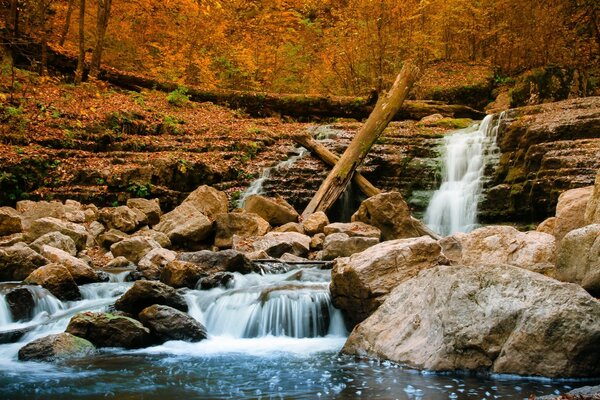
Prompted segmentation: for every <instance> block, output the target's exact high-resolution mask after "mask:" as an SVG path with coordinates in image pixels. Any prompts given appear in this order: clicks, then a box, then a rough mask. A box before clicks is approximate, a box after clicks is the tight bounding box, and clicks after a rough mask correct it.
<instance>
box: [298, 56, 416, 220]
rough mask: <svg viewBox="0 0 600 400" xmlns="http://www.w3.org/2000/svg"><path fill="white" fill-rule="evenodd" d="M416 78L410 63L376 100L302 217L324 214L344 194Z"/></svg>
mask: <svg viewBox="0 0 600 400" xmlns="http://www.w3.org/2000/svg"><path fill="white" fill-rule="evenodd" d="M418 75H419V68H417V67H416V66H415V65H414V64H412V63H410V62H406V63H405V64H404V67H402V71H400V74H399V75H398V77H397V78H396V81H395V82H394V85H393V86H392V88H391V89H390V91H389V92H388V93H387V94H386V95H384V96H381V97H380V98H379V100H378V101H377V104H376V105H375V109H374V110H373V112H372V113H371V115H370V116H369V118H368V119H367V122H366V123H365V124H364V125H363V127H362V128H361V129H360V131H359V132H358V133H357V134H356V136H355V137H354V139H353V140H352V142H351V143H350V145H349V146H348V148H347V149H346V151H345V152H344V154H343V155H342V157H341V158H340V160H339V161H338V162H337V164H336V165H335V167H334V168H333V170H331V172H330V173H329V175H328V176H327V178H326V179H325V181H324V182H323V184H322V185H321V187H320V188H319V190H318V191H317V193H316V194H315V196H314V197H313V198H312V200H311V201H310V203H309V204H308V206H307V207H306V209H305V210H304V212H303V213H302V215H303V216H308V215H310V214H312V213H314V212H316V211H327V209H329V207H331V205H332V204H333V203H334V202H335V201H336V200H337V199H338V198H339V197H340V195H341V194H342V193H343V192H344V190H346V186H347V185H348V182H350V179H352V176H353V175H354V171H355V170H356V167H358V166H359V165H360V164H361V163H362V162H363V161H364V159H365V157H366V156H367V154H368V153H369V150H371V146H373V144H374V143H375V141H376V140H377V139H378V138H379V136H380V135H381V134H382V133H383V130H384V129H385V128H386V126H387V125H388V123H389V122H390V121H391V120H392V118H393V117H394V115H395V114H396V112H398V110H400V108H401V107H402V103H404V100H405V99H406V96H408V92H409V91H410V89H411V87H412V85H413V83H414V82H415V80H416V79H417V76H418Z"/></svg>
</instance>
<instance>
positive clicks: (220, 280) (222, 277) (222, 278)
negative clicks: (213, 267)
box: [198, 272, 235, 290]
mask: <svg viewBox="0 0 600 400" xmlns="http://www.w3.org/2000/svg"><path fill="white" fill-rule="evenodd" d="M234 279H235V277H234V275H233V274H232V273H230V272H217V273H214V274H212V275H210V276H207V277H204V278H200V280H199V281H198V284H199V285H200V289H202V290H208V289H213V288H216V287H224V288H228V287H230V285H232V284H233V282H234Z"/></svg>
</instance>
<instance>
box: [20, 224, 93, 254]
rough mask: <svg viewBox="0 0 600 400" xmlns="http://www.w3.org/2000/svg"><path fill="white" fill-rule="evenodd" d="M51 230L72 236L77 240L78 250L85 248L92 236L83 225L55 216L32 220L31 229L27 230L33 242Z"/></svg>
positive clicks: (29, 238)
mask: <svg viewBox="0 0 600 400" xmlns="http://www.w3.org/2000/svg"><path fill="white" fill-rule="evenodd" d="M50 232H60V233H62V234H63V235H66V236H68V237H70V238H71V239H73V241H74V242H75V246H76V247H77V250H83V249H84V248H85V247H86V244H87V242H88V238H89V237H90V234H89V233H88V232H87V230H86V229H85V228H84V227H83V225H79V224H75V223H73V222H65V221H61V220H59V219H56V218H53V217H47V218H40V219H37V220H35V221H33V222H31V225H30V226H29V229H27V231H26V236H27V239H28V240H29V241H31V242H33V241H34V240H36V239H38V238H39V237H41V236H43V235H45V234H47V233H50Z"/></svg>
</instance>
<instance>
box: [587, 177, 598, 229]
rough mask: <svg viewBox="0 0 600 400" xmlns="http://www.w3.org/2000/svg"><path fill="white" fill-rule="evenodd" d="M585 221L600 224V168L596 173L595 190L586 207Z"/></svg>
mask: <svg viewBox="0 0 600 400" xmlns="http://www.w3.org/2000/svg"><path fill="white" fill-rule="evenodd" d="M585 223H586V224H587V225H589V224H600V169H599V170H598V173H597V174H596V181H595V183H594V190H593V191H592V195H591V196H590V198H589V200H588V203H587V206H586V208H585Z"/></svg>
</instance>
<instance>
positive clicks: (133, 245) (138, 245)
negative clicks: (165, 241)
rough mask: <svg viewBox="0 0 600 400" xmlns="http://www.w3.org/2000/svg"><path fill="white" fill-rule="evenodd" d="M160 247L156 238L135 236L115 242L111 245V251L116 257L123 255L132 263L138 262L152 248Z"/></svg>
mask: <svg viewBox="0 0 600 400" xmlns="http://www.w3.org/2000/svg"><path fill="white" fill-rule="evenodd" d="M158 248H160V245H159V244H158V243H156V242H155V241H154V240H152V239H148V238H145V237H142V236H134V237H130V238H127V239H123V240H121V241H120V242H117V243H115V244H113V245H112V246H110V252H111V253H112V255H113V256H115V257H119V256H123V257H125V258H126V259H128V260H129V261H131V262H132V263H134V264H137V263H138V262H139V261H140V260H141V259H142V258H143V257H144V256H145V255H146V254H148V253H149V252H150V251H151V250H153V249H158Z"/></svg>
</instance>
